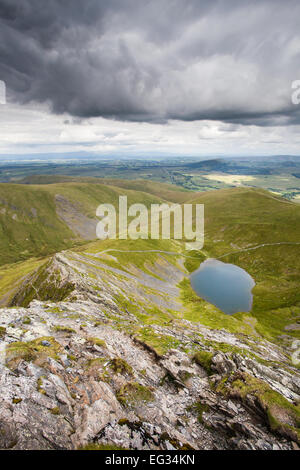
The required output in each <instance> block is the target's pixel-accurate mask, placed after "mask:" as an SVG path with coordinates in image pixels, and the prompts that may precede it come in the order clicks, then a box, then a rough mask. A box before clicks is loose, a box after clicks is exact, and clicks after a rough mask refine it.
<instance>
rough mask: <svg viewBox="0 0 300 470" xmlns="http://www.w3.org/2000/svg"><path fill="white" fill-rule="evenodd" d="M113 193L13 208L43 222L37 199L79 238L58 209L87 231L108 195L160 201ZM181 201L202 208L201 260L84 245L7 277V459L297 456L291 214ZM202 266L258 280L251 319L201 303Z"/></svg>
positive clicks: (296, 211) (299, 304) (266, 198)
mask: <svg viewBox="0 0 300 470" xmlns="http://www.w3.org/2000/svg"><path fill="white" fill-rule="evenodd" d="M118 184H119V186H118V187H117V186H110V185H107V186H104V185H102V184H100V185H99V184H93V183H91V182H90V183H87V182H86V183H84V182H80V183H79V182H68V183H67V182H65V183H62V182H61V183H57V182H55V183H52V184H46V185H39V186H36V185H34V186H31V185H26V186H23V185H17V186H19V187H21V188H24V189H23V191H24V194H25V195H26V198H27V197H29V196H27V194H28V195H30V197H31V199H30V204H28V203H27V199H26V198H25V197H24V202H23V201H22V200H21V198H19V199H18V204H20V206H21V204H23V206H22V207H23V209H22V210H24V209H25V202H26V204H27V206H26V207H27V208H28V207H35V208H36V210H41V208H40V206H39V204H40V199H41V195H44V197H46V198H49V200H50V201H52V202H53V201H54V205H53V206H51V207H54V209H53V210H52V209H51V211H52V212H51V214H52V216H53V220H55V221H56V220H57V221H58V222H59V223H61V224H63V226H64V229H65V227H66V230H70V231H71V233H72V234H73V233H74V232H72V229H71V228H70V222H69V221H67V222H66V218H65V219H62V218H61V216H60V215H59V210H58V207H59V206H58V205H57V198H56V199H55V197H56V196H57V195H60V196H61V197H62V198H63V199H61V200H63V201H68V202H67V203H64V204H66V205H67V206H68V204H72V205H75V204H77V205H76V208H77V210H79V209H78V208H79V207H80V210H79V212H80V213H81V214H83V215H84V216H86V217H89V218H91V217H92V216H93V214H94V206H93V205H94V204H96V203H100V202H102V200H101V197H102V198H103V197H104V195H105V196H107V195H108V196H109V197H110V198H111V199H110V200H111V201H115V200H117V198H118V195H119V194H120V192H121V193H122V194H123V191H126V194H128V197H129V198H130V200H131V201H138V198H142V199H140V201H139V202H144V203H146V204H150V203H151V201H158V200H159V199H158V197H157V195H158V191H159V187H158V186H155V185H153V186H152V185H151V184H150V185H149V186H148V187H147V186H145V187H144V189H145V191H143V192H141V191H140V189H141V188H140V183H139V182H138V183H137V186H136V190H135V189H133V188H135V186H134V182H132V181H130V182H127V181H126V182H124V183H122V182H118ZM122 185H124V187H123V188H121V186H122ZM3 186H5V187H10V185H7V186H6V185H3ZM129 186H130V188H129ZM26 191H28V193H27V192H26ZM146 191H149V193H147V192H146ZM151 191H152V193H150V192H151ZM164 191H166V192H167V191H170V192H171V193H172V192H173V189H172V188H170V187H168V188H166V187H165V186H162V187H161V194H163V192H164ZM12 192H13V191H12ZM153 192H155V193H156V194H153ZM179 193H181V192H179ZM182 193H183V194H184V197H185V194H186V192H182ZM34 194H37V195H38V201H34ZM188 194H189V196H190V197H189V199H188V201H190V202H197V203H204V204H205V216H206V220H205V231H206V236H205V244H204V247H203V249H202V250H200V251H199V252H195V251H194V252H187V251H185V245H184V243H182V242H181V241H178V240H127V241H124V240H106V241H99V240H97V241H91V242H87V241H85V242H84V240H83V239H82V238H81V239H79V242H80V243H77V242H76V243H77V244H76V245H75V246H70V247H66V248H65V247H63V251H60V249H57V250H56V251H57V252H56V253H55V254H51V253H50V252H49V251H48V252H47V255H46V256H45V257H40V258H38V259H36V258H35V259H33V258H30V259H27V260H24V261H23V262H21V263H17V264H11V265H6V266H2V268H1V269H0V297H1V298H2V306H3V308H1V315H0V335H1V338H0V353H1V354H0V359H1V361H0V369H1V379H0V397H1V398H0V401H1V406H0V429H1V433H0V447H1V448H13V449H77V448H87V449H105V448H108V447H109V448H113V449H115V448H129V449H153V450H172V449H182V450H187V449H287V450H288V449H296V448H298V445H299V444H300V433H299V422H300V410H299V398H300V380H299V370H298V368H297V366H296V365H295V363H294V362H293V360H292V355H293V353H295V352H296V350H295V349H294V345H295V344H296V343H295V341H296V340H297V338H299V318H300V298H299V276H300V266H299V261H298V260H299V259H300V258H299V248H300V245H299V242H300V241H299V239H298V238H297V234H298V233H299V224H300V207H299V206H298V205H296V204H294V203H290V202H288V201H286V200H284V199H281V198H279V197H276V196H274V195H272V194H271V193H268V192H266V191H263V190H257V189H250V188H233V189H225V190H220V191H211V192H209V193H204V194H201V195H199V194H195V193H191V192H189V193H188ZM165 195H166V193H165ZM173 196H175V197H176V195H174V194H173ZM3 197H4V193H3ZM7 197H8V196H7ZM10 197H11V198H12V196H10ZM178 197H180V194H179V195H178ZM173 199H174V198H173ZM47 200H48V199H47ZM161 200H163V199H161ZM98 201H100V202H98ZM79 202H80V206H79ZM105 202H107V201H105ZM11 203H12V204H13V202H11ZM33 204H36V205H33ZM6 207H7V206H6ZM15 207H17V204H16V202H15ZM65 207H66V206H65ZM68 207H69V206H68ZM19 213H21V210H20V212H19ZM24 219H25V218H24ZM25 220H26V219H25ZM14 222H16V221H14ZM58 222H57V223H58ZM26 223H27V225H28V226H30V223H29V221H27V222H26ZM68 224H69V225H68ZM41 225H42V222H41ZM283 227H284V231H283ZM7 240H8V238H7ZM73 243H74V244H75V242H74V240H72V238H70V245H71V244H73ZM208 257H215V258H218V259H221V260H223V261H226V262H232V263H234V264H236V265H238V266H241V267H243V268H244V269H246V270H247V271H248V272H249V273H250V274H251V275H252V276H253V278H254V280H255V282H256V286H255V288H254V290H253V294H254V304H253V309H252V311H251V312H249V313H242V312H240V313H237V314H234V315H231V316H228V315H225V314H223V313H222V312H221V311H220V310H219V309H217V308H216V307H214V306H213V305H211V304H209V303H207V302H205V301H204V300H203V299H201V298H199V297H198V296H196V295H195V294H194V292H193V291H192V290H191V287H190V283H189V273H190V272H192V271H193V270H195V269H196V268H197V267H198V266H199V264H200V263H201V262H202V261H203V260H204V259H206V258H208ZM17 273H19V274H17ZM7 410H10V411H9V413H8V412H7ZM24 417H25V420H24Z"/></svg>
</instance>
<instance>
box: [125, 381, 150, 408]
mask: <svg viewBox="0 0 300 470" xmlns="http://www.w3.org/2000/svg"><path fill="white" fill-rule="evenodd" d="M116 397H117V399H118V400H119V402H120V403H121V404H122V405H123V406H134V405H136V404H139V403H142V402H149V401H153V400H154V398H155V397H154V394H153V393H152V391H151V390H150V389H149V387H145V386H144V385H141V384H139V383H137V382H128V383H127V384H125V385H123V386H122V387H121V388H120V390H118V391H117V393H116Z"/></svg>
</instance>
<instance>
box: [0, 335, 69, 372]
mask: <svg viewBox="0 0 300 470" xmlns="http://www.w3.org/2000/svg"><path fill="white" fill-rule="evenodd" d="M48 344H49V346H48ZM60 352H62V347H61V345H60V344H59V343H57V341H55V339H54V338H52V337H48V336H45V337H42V338H38V339H35V340H33V341H28V342H26V343H24V342H21V341H18V342H14V343H10V344H8V345H7V346H6V365H7V366H8V367H10V368H11V369H14V368H15V367H16V366H17V365H18V363H19V362H20V361H21V360H24V361H27V362H36V361H38V362H39V363H42V362H43V361H44V360H46V359H47V357H52V358H53V359H58V354H59V353H60Z"/></svg>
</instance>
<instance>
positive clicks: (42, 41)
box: [0, 0, 300, 125]
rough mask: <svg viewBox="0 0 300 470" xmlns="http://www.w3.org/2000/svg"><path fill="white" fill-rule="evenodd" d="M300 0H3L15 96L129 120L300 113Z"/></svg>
mask: <svg viewBox="0 0 300 470" xmlns="http://www.w3.org/2000/svg"><path fill="white" fill-rule="evenodd" d="M299 17H300V3H299V1H297V0H295V1H294V0H290V1H285V2H282V1H279V0H278V1H277V0H259V1H258V0H252V2H248V1H243V0H239V1H237V0H236V1H235V0H219V1H217V0H215V1H212V0H207V1H200V0H148V1H147V0H144V1H141V0H109V1H102V0H47V1H46V0H0V79H2V80H4V81H5V82H6V85H7V88H8V93H9V94H10V96H11V99H14V100H16V101H18V102H20V103H28V102H31V101H33V102H41V103H44V102H48V103H49V104H50V106H51V108H52V110H53V112H55V113H64V112H66V113H69V114H71V115H73V116H77V117H81V118H85V117H92V116H104V117H114V118H116V119H121V120H137V121H164V120H167V119H180V120H198V119H217V120H223V121H227V122H233V123H239V122H240V123H245V124H251V123H256V124H259V125H271V124H277V123H283V122H284V123H285V124H288V123H293V124H295V123H298V122H300V116H299V109H298V108H297V107H295V105H292V103H291V82H292V81H293V80H296V79H299V78H300V70H299V64H300V60H299V59H300V30H299Z"/></svg>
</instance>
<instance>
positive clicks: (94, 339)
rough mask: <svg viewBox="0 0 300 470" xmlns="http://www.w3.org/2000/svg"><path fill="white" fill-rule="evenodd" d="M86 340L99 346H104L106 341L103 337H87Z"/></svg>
mask: <svg viewBox="0 0 300 470" xmlns="http://www.w3.org/2000/svg"><path fill="white" fill-rule="evenodd" d="M88 341H89V342H90V343H92V344H95V345H96V346H99V347H100V348H106V343H105V341H104V340H103V339H99V338H92V337H90V338H88Z"/></svg>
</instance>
